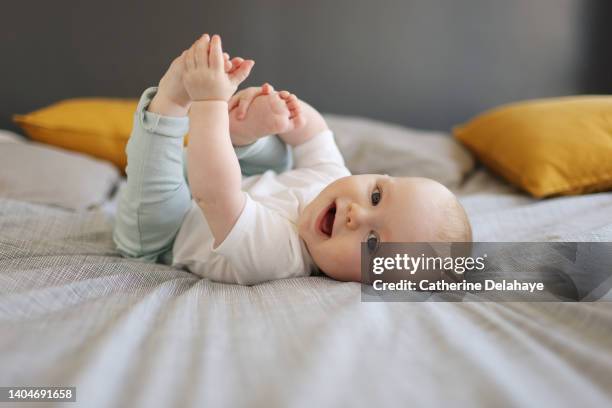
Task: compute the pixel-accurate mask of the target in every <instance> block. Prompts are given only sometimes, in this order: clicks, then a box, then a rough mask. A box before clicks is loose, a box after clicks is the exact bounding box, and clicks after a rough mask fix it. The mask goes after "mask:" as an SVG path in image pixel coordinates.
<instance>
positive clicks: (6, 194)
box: [0, 131, 119, 210]
mask: <svg viewBox="0 0 612 408" xmlns="http://www.w3.org/2000/svg"><path fill="white" fill-rule="evenodd" d="M2 136H3V137H2V138H0V198H11V199H15V200H21V201H29V202H34V203H41V204H47V205H54V206H59V207H63V208H66V209H70V210H84V209H87V208H91V207H93V206H96V205H99V204H102V203H104V202H105V201H106V200H107V199H108V198H109V195H110V194H111V192H112V191H113V190H114V189H115V186H116V185H117V183H118V182H119V172H118V171H117V170H116V169H115V167H114V166H112V165H111V164H110V163H107V162H105V161H101V160H97V159H93V158H91V157H89V156H86V155H83V154H80V153H74V152H70V151H67V150H62V149H59V148H56V147H52V146H48V145H43V144H39V143H31V142H26V141H24V140H23V139H21V140H20V139H19V138H18V137H17V138H15V137H9V135H7V132H6V131H2Z"/></svg>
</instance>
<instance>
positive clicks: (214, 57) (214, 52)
mask: <svg viewBox="0 0 612 408" xmlns="http://www.w3.org/2000/svg"><path fill="white" fill-rule="evenodd" d="M208 62H209V65H210V67H211V68H213V69H217V70H220V69H223V67H224V64H223V50H222V49H221V37H219V36H218V35H217V34H215V35H213V37H212V40H211V41H210V54H209V59H208Z"/></svg>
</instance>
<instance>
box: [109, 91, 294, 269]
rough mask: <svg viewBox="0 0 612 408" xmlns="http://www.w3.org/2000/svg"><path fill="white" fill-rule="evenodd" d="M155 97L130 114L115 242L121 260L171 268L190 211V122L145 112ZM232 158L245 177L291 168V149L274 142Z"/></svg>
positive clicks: (274, 139) (239, 150)
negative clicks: (186, 144) (186, 146)
mask: <svg viewBox="0 0 612 408" xmlns="http://www.w3.org/2000/svg"><path fill="white" fill-rule="evenodd" d="M156 92H157V89H156V88H149V89H147V90H146V91H145V92H144V93H143V95H142V97H141V98H140V102H139V103H138V108H137V109H136V113H135V114H134V127H133V129H132V134H131V136H130V140H129V141H128V144H127V148H126V153H127V157H128V165H127V167H126V173H127V186H125V188H124V189H122V191H121V193H120V197H119V203H118V208H117V215H116V218H115V227H114V230H113V240H114V242H115V244H116V245H117V249H118V250H119V252H120V253H121V254H122V255H124V256H127V257H132V258H140V259H144V260H148V261H155V262H163V263H166V264H171V263H172V244H173V243H174V239H175V237H176V234H177V233H178V230H179V228H180V227H181V223H182V222H183V218H184V216H185V214H186V213H187V211H188V210H189V208H190V207H191V193H190V191H189V185H188V183H187V178H186V171H185V169H186V165H185V163H186V162H185V157H186V156H185V154H184V149H183V137H184V135H185V134H186V133H187V131H188V130H189V119H188V118H186V117H183V118H176V117H166V116H161V115H157V114H154V113H151V112H147V110H146V108H147V106H148V105H149V103H150V102H151V99H152V98H153V96H154V95H155V93H156ZM236 155H237V156H238V159H239V162H240V167H241V170H242V173H243V175H245V176H248V175H253V174H259V173H263V172H264V171H266V170H274V171H276V172H282V171H284V170H287V169H289V168H291V165H292V163H291V154H290V151H289V148H288V147H287V146H286V145H285V144H284V143H283V142H282V141H280V139H279V138H278V137H276V136H268V137H265V138H262V139H259V140H258V141H257V142H256V143H254V144H252V145H248V146H244V147H238V148H236Z"/></svg>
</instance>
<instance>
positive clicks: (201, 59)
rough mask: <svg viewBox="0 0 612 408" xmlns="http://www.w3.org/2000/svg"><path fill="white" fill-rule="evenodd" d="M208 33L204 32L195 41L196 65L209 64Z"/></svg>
mask: <svg viewBox="0 0 612 408" xmlns="http://www.w3.org/2000/svg"><path fill="white" fill-rule="evenodd" d="M208 42H209V37H208V34H204V35H203V36H202V37H200V39H199V40H198V41H196V43H195V64H196V67H207V66H208V55H207V52H208Z"/></svg>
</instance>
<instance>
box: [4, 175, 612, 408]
mask: <svg viewBox="0 0 612 408" xmlns="http://www.w3.org/2000/svg"><path fill="white" fill-rule="evenodd" d="M456 191H457V192H458V193H459V194H460V196H461V200H462V202H463V203H464V205H465V206H466V208H467V211H468V213H469V215H470V217H471V219H472V222H473V225H474V231H475V237H476V239H478V240H491V241H495V240H502V241H503V240H547V239H553V240H571V239H578V238H580V239H581V240H604V241H610V240H612V193H603V194H597V195H589V196H580V197H569V198H557V199H552V200H545V201H535V200H533V199H531V198H528V197H526V196H524V195H522V194H520V193H519V192H517V191H516V190H514V189H513V188H512V187H509V186H508V185H506V184H505V183H503V182H501V181H499V180H498V179H496V178H495V177H493V176H490V175H489V174H488V173H486V172H485V171H484V170H482V169H480V170H477V171H475V172H473V173H472V174H471V175H470V177H469V178H467V179H466V180H464V182H463V183H462V184H461V185H460V186H457V187H456ZM49 211H51V210H48V209H44V210H43V209H42V208H41V207H39V206H35V205H26V206H23V205H21V204H19V203H11V202H8V203H2V205H0V333H1V334H0V361H1V365H0V385H74V386H77V388H78V391H77V395H78V397H77V400H78V402H77V403H76V404H67V405H66V406H83V407H109V406H113V407H114V406H129V407H166V406H194V407H195V406H198V407H200V406H205V407H217V406H223V407H240V406H254V407H259V406H261V407H313V406H316V407H338V406H347V407H349V406H350V407H356V406H357V407H360V406H363V407H371V406H385V407H386V406H402V407H403V406H427V407H429V406H448V405H453V406H459V407H463V406H465V407H473V406H500V407H506V406H516V407H519V406H520V407H524V406H528V407H529V406H531V407H542V406H560V407H563V406H567V407H570V406H610V405H612V302H598V303H580V304H571V303H558V302H551V303H484V302H474V303H441V302H433V301H432V302H425V303H362V302H361V301H360V299H361V298H360V288H359V285H358V284H355V283H340V282H335V281H332V280H330V279H327V278H322V277H311V278H299V279H288V280H281V281H276V282H270V283H266V284H263V285H258V286H254V287H241V286H235V285H224V284H218V283H213V282H209V281H206V280H201V279H198V278H197V277H195V276H194V275H191V274H189V273H186V272H183V271H177V270H173V269H170V268H167V267H165V266H161V265H146V264H142V263H138V262H133V261H128V260H124V259H120V258H118V257H116V256H115V253H114V249H113V245H112V241H111V235H110V231H111V218H109V213H112V205H111V206H108V207H107V211H106V212H105V211H102V210H97V211H92V212H89V213H85V214H79V215H73V214H69V213H67V212H60V211H59V210H53V212H52V213H49ZM36 237H44V238H45V239H46V240H47V241H44V239H43V238H38V239H39V240H40V241H35V240H36ZM33 240H34V244H29V243H31V242H33ZM59 242H62V244H61V245H60V244H59ZM42 243H45V245H46V246H43V245H42ZM66 248H69V250H67V249H66ZM20 251H21V252H20ZM15 254H17V255H15ZM32 256H35V257H37V259H38V260H40V262H41V264H40V266H38V267H32V266H31V264H30V263H28V262H26V261H27V259H29V258H31V257H32ZM20 406H22V405H20Z"/></svg>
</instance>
